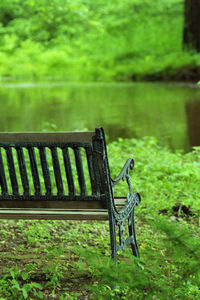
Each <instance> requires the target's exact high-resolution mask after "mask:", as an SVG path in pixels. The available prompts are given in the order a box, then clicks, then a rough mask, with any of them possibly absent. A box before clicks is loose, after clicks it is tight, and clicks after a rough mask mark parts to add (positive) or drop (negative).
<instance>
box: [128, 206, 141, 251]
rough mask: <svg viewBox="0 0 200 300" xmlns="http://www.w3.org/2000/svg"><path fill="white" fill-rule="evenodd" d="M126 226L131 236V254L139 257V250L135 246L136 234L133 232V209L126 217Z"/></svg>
mask: <svg viewBox="0 0 200 300" xmlns="http://www.w3.org/2000/svg"><path fill="white" fill-rule="evenodd" d="M128 224H129V226H128V228H129V235H130V236H131V237H132V240H131V248H132V252H133V255H134V256H136V257H139V251H138V246H137V240H136V234H135V225H134V209H133V211H132V212H131V214H130V216H129V219H128Z"/></svg>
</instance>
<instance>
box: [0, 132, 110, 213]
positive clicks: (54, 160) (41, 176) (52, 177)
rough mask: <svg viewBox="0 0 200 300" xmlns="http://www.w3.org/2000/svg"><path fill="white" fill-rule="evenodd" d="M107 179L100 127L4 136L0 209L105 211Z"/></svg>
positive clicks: (0, 150)
mask: <svg viewBox="0 0 200 300" xmlns="http://www.w3.org/2000/svg"><path fill="white" fill-rule="evenodd" d="M108 178H109V170H108V161H107V154H106V145H105V138H104V132H103V129H102V128H98V129H96V131H95V132H73V133H69V132H57V133H0V188H1V190H0V207H4V208H5V207H15V208H18V207H26V208H34V207H36V208H37V207H45V208H66V207H67V208H72V207H73V208H75V207H76V206H77V208H86V207H90V206H91V203H93V204H92V205H93V206H94V207H105V205H106V204H105V193H106V190H108V185H109V184H110V183H109V182H108V180H109V179H108ZM75 203H76V204H75Z"/></svg>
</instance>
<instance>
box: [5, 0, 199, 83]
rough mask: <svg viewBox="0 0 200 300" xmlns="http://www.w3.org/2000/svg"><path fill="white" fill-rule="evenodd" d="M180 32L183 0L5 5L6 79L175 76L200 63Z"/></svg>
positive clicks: (12, 0)
mask: <svg viewBox="0 0 200 300" xmlns="http://www.w3.org/2000/svg"><path fill="white" fill-rule="evenodd" d="M182 31H183V1H182V0H168V1H166V0H161V1H157V2H155V1H150V0H125V1H123V2H122V1H120V0H117V1H115V2H114V3H113V2H110V1H91V0H85V1H81V0H69V1H66V0H60V1H59V0H53V1H50V2H49V1H47V0H42V1H41V0H35V1H33V0H25V1H22V0H9V3H8V1H6V0H2V1H1V3H0V34H1V35H0V75H1V76H4V77H9V76H14V77H16V78H32V79H36V78H41V77H44V76H46V77H47V76H48V77H49V76H50V77H53V78H54V79H55V78H65V79H68V80H113V79H114V80H127V79H128V80H130V79H132V78H134V79H142V78H147V79H148V78H150V79H159V78H169V77H170V76H174V74H178V72H180V73H181V74H182V73H183V74H185V73H186V70H187V68H190V69H193V68H195V67H196V66H199V64H200V58H199V55H197V54H195V53H188V52H184V51H183V50H182Z"/></svg>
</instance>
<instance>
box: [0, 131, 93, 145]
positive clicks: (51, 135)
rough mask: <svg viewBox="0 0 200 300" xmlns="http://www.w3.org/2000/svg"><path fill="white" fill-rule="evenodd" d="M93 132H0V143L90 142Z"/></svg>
mask: <svg viewBox="0 0 200 300" xmlns="http://www.w3.org/2000/svg"><path fill="white" fill-rule="evenodd" d="M94 135H95V132H0V143H23V142H26V143H27V142H28V143H29V142H30V143H33V142H41V143H44V142H47V143H64V142H70V143H76V142H80V143H84V142H85V143H87V142H92V137H93V136H94Z"/></svg>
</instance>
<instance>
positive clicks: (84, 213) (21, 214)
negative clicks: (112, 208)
mask: <svg viewBox="0 0 200 300" xmlns="http://www.w3.org/2000/svg"><path fill="white" fill-rule="evenodd" d="M0 219H25V220H29V219H30V220H35V219H39V220H42V219H43V220H45V219H46V220H49V219H50V220H108V211H107V210H106V209H104V210H103V209H101V210H92V209H90V210H83V209H82V210H81V209H76V210H75V209H73V210H67V209H62V210H61V209H60V210H58V209H57V210H55V209H54V210H50V209H48V210H47V209H46V210H44V209H43V210H42V209H37V210H30V209H9V210H8V209H0Z"/></svg>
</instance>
